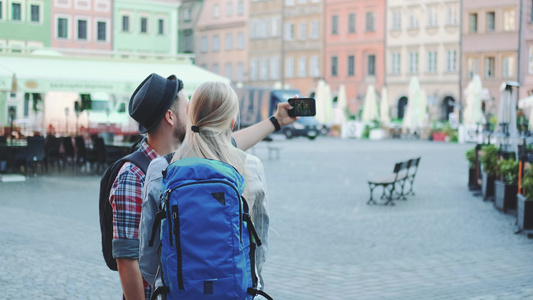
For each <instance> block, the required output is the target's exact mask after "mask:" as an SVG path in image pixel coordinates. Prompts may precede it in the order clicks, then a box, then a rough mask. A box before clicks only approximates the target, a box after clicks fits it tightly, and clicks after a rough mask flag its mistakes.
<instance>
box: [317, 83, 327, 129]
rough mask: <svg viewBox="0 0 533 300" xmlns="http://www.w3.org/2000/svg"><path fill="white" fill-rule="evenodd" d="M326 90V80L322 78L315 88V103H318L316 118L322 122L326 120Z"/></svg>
mask: <svg viewBox="0 0 533 300" xmlns="http://www.w3.org/2000/svg"><path fill="white" fill-rule="evenodd" d="M325 92H326V82H324V80H322V79H320V80H319V81H318V83H317V86H316V90H315V104H316V115H315V118H316V119H317V120H318V121H319V122H320V123H324V122H325V120H326V112H325V107H326V106H325V99H324V94H325Z"/></svg>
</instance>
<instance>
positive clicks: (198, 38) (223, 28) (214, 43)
mask: <svg viewBox="0 0 533 300" xmlns="http://www.w3.org/2000/svg"><path fill="white" fill-rule="evenodd" d="M248 5H249V2H248V1H244V0H229V1H224V2H222V1H216V0H205V1H204V2H203V7H202V11H201V13H200V16H199V18H198V22H197V23H196V26H195V46H194V52H195V57H196V64H197V65H199V66H201V67H203V68H204V69H206V70H209V71H211V72H213V73H216V74H219V75H222V76H225V77H227V78H229V79H231V81H232V82H244V81H245V80H246V74H247V67H246V66H247V62H248V51H247V41H248V27H247V20H248Z"/></svg>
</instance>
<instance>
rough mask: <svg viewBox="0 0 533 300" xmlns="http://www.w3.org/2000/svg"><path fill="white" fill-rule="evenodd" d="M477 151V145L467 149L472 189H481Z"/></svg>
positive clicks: (469, 183)
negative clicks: (478, 176)
mask: <svg viewBox="0 0 533 300" xmlns="http://www.w3.org/2000/svg"><path fill="white" fill-rule="evenodd" d="M476 151H477V148H476V147H472V148H470V149H468V150H467V151H466V160H467V161H468V188H469V189H470V190H479V188H480V186H479V184H478V181H477V179H478V178H477V161H476Z"/></svg>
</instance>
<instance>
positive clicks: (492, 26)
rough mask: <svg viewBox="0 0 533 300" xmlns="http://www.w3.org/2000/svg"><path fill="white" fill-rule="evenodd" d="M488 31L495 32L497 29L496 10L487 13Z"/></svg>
mask: <svg viewBox="0 0 533 300" xmlns="http://www.w3.org/2000/svg"><path fill="white" fill-rule="evenodd" d="M486 19H487V32H494V29H495V23H494V21H495V18H494V12H493V11H492V12H488V13H487V17H486Z"/></svg>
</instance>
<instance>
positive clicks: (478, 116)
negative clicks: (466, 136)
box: [463, 75, 485, 125]
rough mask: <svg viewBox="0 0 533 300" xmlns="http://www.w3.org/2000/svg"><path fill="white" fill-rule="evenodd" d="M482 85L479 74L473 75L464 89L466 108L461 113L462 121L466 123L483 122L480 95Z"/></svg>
mask: <svg viewBox="0 0 533 300" xmlns="http://www.w3.org/2000/svg"><path fill="white" fill-rule="evenodd" d="M482 91H483V86H482V85H481V78H480V77H479V75H474V77H473V78H472V81H470V83H469V84H468V87H467V89H466V109H465V111H464V113H463V117H464V118H463V122H464V124H466V125H476V124H478V123H485V117H484V116H483V110H482V109H481V96H482Z"/></svg>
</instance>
